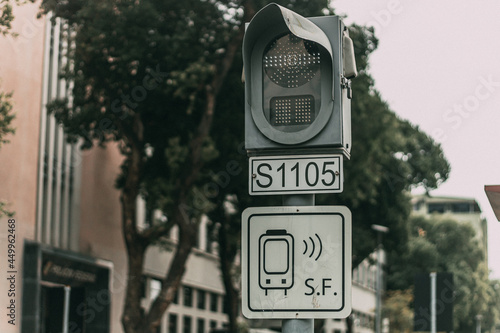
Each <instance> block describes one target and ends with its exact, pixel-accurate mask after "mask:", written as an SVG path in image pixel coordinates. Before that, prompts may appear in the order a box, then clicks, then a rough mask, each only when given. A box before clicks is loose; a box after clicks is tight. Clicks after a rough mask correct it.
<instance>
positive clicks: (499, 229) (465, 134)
mask: <svg viewBox="0 0 500 333" xmlns="http://www.w3.org/2000/svg"><path fill="white" fill-rule="evenodd" d="M332 4H333V7H334V8H335V9H336V14H337V15H343V14H345V15H347V18H346V19H345V22H346V23H348V24H349V23H352V22H355V23H358V24H367V25H372V26H374V27H375V28H376V36H377V37H378V38H379V42H380V43H379V47H378V49H377V50H376V51H375V52H374V53H373V54H372V56H371V59H370V73H371V74H372V76H373V77H374V79H375V87H376V88H377V89H378V90H379V91H380V92H381V94H382V97H383V98H384V100H386V101H387V102H388V103H389V105H390V107H391V109H392V110H393V111H395V112H396V113H397V114H398V115H399V116H400V117H401V118H404V119H408V120H409V121H410V122H412V123H413V124H416V125H418V126H420V128H421V129H422V130H424V131H425V132H426V133H428V134H430V135H431V136H432V137H433V138H434V139H435V140H436V141H437V142H439V143H441V145H442V146H443V149H444V152H445V155H446V157H447V158H448V160H449V162H450V164H451V174H450V177H449V179H448V181H447V182H446V183H444V184H443V185H441V186H440V187H439V188H438V189H437V190H436V191H434V192H432V193H431V194H432V195H446V196H459V197H470V198H475V199H476V200H477V201H478V202H479V205H480V207H481V209H482V211H483V215H484V217H485V218H486V219H487V220H488V233H489V266H490V269H491V270H492V271H493V273H492V277H494V278H500V222H498V221H497V220H496V218H495V216H494V214H493V210H492V209H491V206H490V204H489V202H488V199H487V197H486V194H485V192H484V185H494V184H500V1H497V0H487V1H486V0H480V1H470V0H453V1H452V0H439V1H435V0H433V1H430V0H419V1H410V0H369V1H368V0H333V2H332ZM354 93H355V92H354ZM354 96H355V94H354ZM354 98H355V97H354ZM355 149H356V148H355V147H353V152H354V151H355Z"/></svg>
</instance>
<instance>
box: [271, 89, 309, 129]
mask: <svg viewBox="0 0 500 333" xmlns="http://www.w3.org/2000/svg"><path fill="white" fill-rule="evenodd" d="M270 107H271V125H273V126H283V125H307V124H310V123H312V122H313V121H314V116H315V114H314V97H313V96H311V95H302V96H286V97H274V98H271V105H270Z"/></svg>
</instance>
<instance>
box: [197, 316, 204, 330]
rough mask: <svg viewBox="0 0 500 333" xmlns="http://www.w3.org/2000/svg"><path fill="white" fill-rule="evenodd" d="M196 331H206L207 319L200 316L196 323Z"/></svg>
mask: <svg viewBox="0 0 500 333" xmlns="http://www.w3.org/2000/svg"><path fill="white" fill-rule="evenodd" d="M196 332H197V333H205V319H203V318H198V320H197V323H196Z"/></svg>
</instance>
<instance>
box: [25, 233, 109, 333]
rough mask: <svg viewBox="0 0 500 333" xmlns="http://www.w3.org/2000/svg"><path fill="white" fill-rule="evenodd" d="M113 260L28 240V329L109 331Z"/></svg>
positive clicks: (58, 332)
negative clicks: (87, 255)
mask: <svg viewBox="0 0 500 333" xmlns="http://www.w3.org/2000/svg"><path fill="white" fill-rule="evenodd" d="M111 274H112V263H110V262H108V261H104V260H100V259H96V258H91V257H86V256H82V255H80V254H77V253H73V252H68V251H64V250H59V249H54V248H50V247H47V246H44V245H42V244H39V243H36V242H31V241H26V242H25V244H24V271H23V296H22V297H23V302H22V304H23V315H22V326H21V332H23V333H38V332H40V333H90V332H91V333H108V332H109V331H110V305H111V294H110V279H111Z"/></svg>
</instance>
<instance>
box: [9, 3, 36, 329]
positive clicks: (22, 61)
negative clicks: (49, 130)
mask: <svg viewBox="0 0 500 333" xmlns="http://www.w3.org/2000/svg"><path fill="white" fill-rule="evenodd" d="M37 12H38V6H37V5H36V4H31V3H30V4H27V5H23V6H20V7H16V8H15V10H14V15H15V16H16V17H18V19H16V20H15V21H14V24H13V29H12V31H13V32H16V33H18V34H19V36H18V37H17V38H13V37H12V36H0V90H1V91H3V92H13V93H14V95H13V98H12V102H13V104H14V109H13V112H14V113H15V114H16V119H15V120H14V121H13V123H12V125H13V127H15V128H16V133H15V134H14V135H8V136H7V137H6V139H8V140H10V143H8V144H5V145H3V146H2V147H0V201H3V202H5V203H7V204H8V206H7V209H8V210H10V211H14V212H15V215H14V218H15V220H16V223H15V241H16V243H15V262H14V265H15V266H14V270H15V271H16V272H17V273H14V275H15V277H16V281H15V297H9V296H8V290H9V289H10V283H9V281H8V280H7V276H6V274H7V273H6V272H7V270H8V269H9V268H10V267H8V266H7V264H8V262H7V259H8V257H7V254H8V253H7V244H8V243H7V241H8V228H7V218H6V217H2V218H0V272H1V274H0V308H2V309H4V310H2V311H1V312H0V314H1V317H0V318H1V320H0V332H4V333H11V332H16V333H17V332H19V329H20V320H21V303H20V302H21V292H22V291H21V286H22V281H21V277H22V269H21V268H22V260H23V257H22V248H23V239H31V240H33V239H34V238H35V214H36V193H37V191H36V190H37V171H38V148H39V147H38V139H39V130H40V123H39V122H40V100H41V81H42V63H43V40H44V38H43V37H44V21H43V20H38V19H37V18H36V13H37ZM10 275H11V274H9V276H10ZM11 300H14V301H15V304H16V314H15V318H16V320H15V325H11V324H9V323H8V321H7V316H6V315H5V314H6V312H7V310H6V307H7V306H8V305H9V304H10V302H11Z"/></svg>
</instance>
